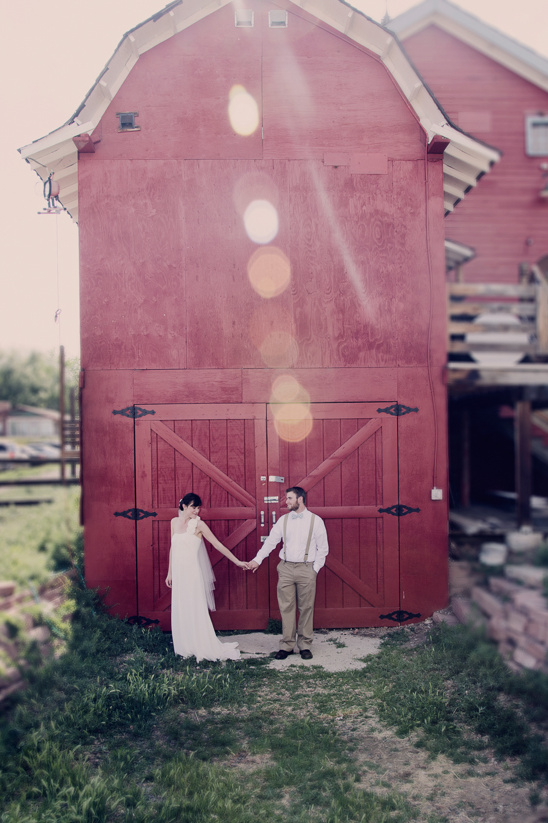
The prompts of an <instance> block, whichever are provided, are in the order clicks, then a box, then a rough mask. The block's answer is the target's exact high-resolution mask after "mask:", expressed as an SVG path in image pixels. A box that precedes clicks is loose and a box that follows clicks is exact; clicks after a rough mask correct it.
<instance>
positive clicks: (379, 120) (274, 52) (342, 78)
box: [261, 4, 424, 159]
mask: <svg viewBox="0 0 548 823" xmlns="http://www.w3.org/2000/svg"><path fill="white" fill-rule="evenodd" d="M288 8H289V21H288V26H287V29H282V30H280V29H274V28H270V29H269V28H268V22H267V18H266V14H264V15H263V17H262V18H261V23H262V25H263V42H264V46H263V55H264V56H263V107H264V115H263V122H264V157H265V158H267V157H274V158H282V157H283V158H285V157H289V158H292V159H303V158H310V157H317V158H323V153H324V152H326V151H327V152H334V151H336V150H337V151H341V152H350V153H357V154H363V153H364V147H366V148H367V152H369V153H371V154H386V149H387V145H388V146H389V148H390V155H391V156H392V157H398V158H402V157H405V158H410V159H415V158H417V157H420V155H421V153H422V146H423V140H424V138H423V134H422V130H421V128H420V126H419V124H418V121H417V120H416V118H415V116H414V114H413V113H412V112H411V110H410V109H409V107H408V106H407V104H406V103H405V102H404V100H403V97H402V95H401V94H400V92H399V91H398V89H397V87H396V86H395V84H394V83H393V81H392V79H391V78H390V76H389V75H388V73H387V71H386V69H385V68H384V66H383V65H382V63H381V62H380V61H379V60H378V59H377V58H376V57H374V56H373V55H372V54H371V53H369V52H367V51H365V49H363V50H362V49H361V48H360V46H358V45H357V44H356V43H351V42H350V41H346V42H345V38H344V36H343V35H341V34H340V32H337V34H336V35H335V36H333V32H332V31H331V30H329V29H328V27H327V26H323V25H320V26H317V25H315V24H314V21H313V19H312V18H311V17H309V16H308V15H307V14H306V12H303V11H302V10H301V9H298V8H296V7H295V6H292V5H289V4H288ZM265 11H266V10H265Z"/></svg>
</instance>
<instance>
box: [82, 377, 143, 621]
mask: <svg viewBox="0 0 548 823" xmlns="http://www.w3.org/2000/svg"><path fill="white" fill-rule="evenodd" d="M131 399H132V376H131V373H130V372H124V373H120V374H116V373H113V372H109V371H106V372H88V373H86V375H85V386H84V388H83V390H82V487H83V488H82V511H83V520H84V542H85V570H86V571H85V573H86V582H87V585H88V586H89V587H90V588H100V589H102V590H103V591H104V590H106V589H107V588H108V589H109V590H110V591H109V595H108V603H109V604H111V605H112V604H115V606H114V611H113V613H115V614H118V615H120V616H122V617H124V616H125V615H132V614H135V611H136V606H137V603H136V579H135V528H136V524H135V522H134V521H131V520H128V519H127V518H125V517H120V516H119V517H116V516H115V512H117V511H118V512H123V511H126V510H127V509H132V508H133V507H134V506H135V493H134V467H133V426H134V423H133V420H132V419H131V418H128V417H124V416H123V415H120V414H113V411H121V410H122V409H124V408H126V407H127V406H128V405H129V403H131Z"/></svg>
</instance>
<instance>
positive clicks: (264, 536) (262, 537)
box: [261, 534, 267, 543]
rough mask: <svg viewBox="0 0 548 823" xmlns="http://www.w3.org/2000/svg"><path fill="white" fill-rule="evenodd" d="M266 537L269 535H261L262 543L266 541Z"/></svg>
mask: <svg viewBox="0 0 548 823" xmlns="http://www.w3.org/2000/svg"><path fill="white" fill-rule="evenodd" d="M266 538H267V535H266V534H263V535H261V543H264V541H265V540H266Z"/></svg>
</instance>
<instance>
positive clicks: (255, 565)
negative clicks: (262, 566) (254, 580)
mask: <svg viewBox="0 0 548 823" xmlns="http://www.w3.org/2000/svg"><path fill="white" fill-rule="evenodd" d="M247 568H248V569H249V570H250V571H252V572H253V574H255V572H256V571H257V569H258V568H259V564H258V563H257V561H256V560H250V561H249V563H248V564H247Z"/></svg>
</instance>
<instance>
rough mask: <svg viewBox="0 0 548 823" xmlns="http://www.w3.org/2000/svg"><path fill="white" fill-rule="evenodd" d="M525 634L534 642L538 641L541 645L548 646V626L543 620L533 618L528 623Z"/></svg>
mask: <svg viewBox="0 0 548 823" xmlns="http://www.w3.org/2000/svg"><path fill="white" fill-rule="evenodd" d="M525 632H526V634H528V635H529V636H530V637H532V638H533V639H534V640H538V642H539V643H544V644H545V645H548V625H547V624H546V623H545V622H544V621H543V620H537V619H536V618H534V617H531V618H530V619H529V620H528V621H527V627H526V629H525Z"/></svg>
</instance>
